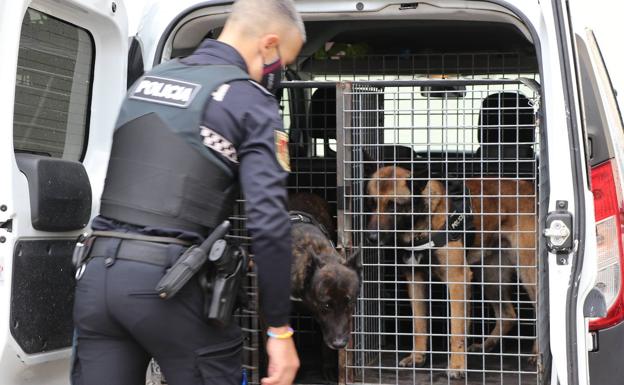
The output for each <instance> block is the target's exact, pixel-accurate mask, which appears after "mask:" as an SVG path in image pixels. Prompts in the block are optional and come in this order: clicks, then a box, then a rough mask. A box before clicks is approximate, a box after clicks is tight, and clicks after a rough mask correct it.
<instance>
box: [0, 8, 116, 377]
mask: <svg viewBox="0 0 624 385" xmlns="http://www.w3.org/2000/svg"><path fill="white" fill-rule="evenodd" d="M127 45H128V38H127V16H126V12H125V8H124V5H123V3H122V2H120V1H118V0H115V1H104V0H95V1H93V0H89V1H87V0H64V1H52V0H34V1H28V0H11V1H1V2H0V49H1V52H2V54H3V57H2V60H0V84H2V92H0V384H3V385H13V384H26V383H28V384H41V385H44V384H45V385H55V384H64V385H65V384H68V383H69V368H70V362H69V361H70V360H69V357H70V353H71V351H70V347H71V343H72V335H73V325H72V305H73V290H74V281H75V279H74V272H73V268H72V265H71V256H72V251H73V245H74V244H75V239H76V237H77V236H78V235H79V234H80V233H82V232H84V231H85V227H86V226H87V224H88V223H89V220H90V219H91V217H92V216H93V214H94V213H96V212H97V209H98V204H99V197H100V194H101V190H102V186H103V183H104V177H105V172H106V166H107V161H108V153H109V150H110V146H111V141H112V130H113V126H114V120H115V117H116V114H117V110H118V107H119V104H120V102H121V99H122V97H123V95H124V92H125V89H126V66H127V63H126V57H127V56H126V55H127Z"/></svg>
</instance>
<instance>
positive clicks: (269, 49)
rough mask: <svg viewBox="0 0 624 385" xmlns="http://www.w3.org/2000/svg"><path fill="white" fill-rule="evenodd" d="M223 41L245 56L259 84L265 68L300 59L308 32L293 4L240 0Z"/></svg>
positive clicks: (277, 0)
mask: <svg viewBox="0 0 624 385" xmlns="http://www.w3.org/2000/svg"><path fill="white" fill-rule="evenodd" d="M219 40H220V41H221V42H223V43H226V44H229V45H231V46H232V47H234V48H235V49H236V50H237V51H238V52H239V53H240V54H241V56H242V57H243V59H245V63H246V64H247V70H248V72H249V75H250V77H251V78H252V79H253V80H255V81H257V82H259V81H261V79H262V78H263V76H264V68H266V67H268V66H270V65H271V64H273V63H276V62H277V61H280V62H281V64H282V66H285V65H288V64H290V63H293V62H294V61H295V60H296V59H297V55H298V54H299V51H301V47H302V46H303V44H304V43H305V40H306V32H305V27H304V24H303V19H302V18H301V15H300V14H299V12H297V9H296V8H295V3H294V2H293V0H237V1H236V2H235V3H234V5H233V6H232V12H231V14H230V16H229V17H228V20H227V21H226V23H225V26H224V27H223V31H222V32H221V35H220V36H219Z"/></svg>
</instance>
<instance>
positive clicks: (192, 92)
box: [130, 76, 201, 108]
mask: <svg viewBox="0 0 624 385" xmlns="http://www.w3.org/2000/svg"><path fill="white" fill-rule="evenodd" d="M200 89H201V85H199V84H195V83H189V82H184V81H181V80H175V79H167V78H161V77H157V76H145V77H143V78H142V79H141V80H140V81H139V84H138V86H136V88H134V90H132V92H131V93H130V99H138V100H143V101H146V102H152V103H159V104H165V105H168V106H174V107H180V108H187V107H188V106H189V105H190V104H191V103H192V102H193V99H194V98H195V96H196V95H197V93H198V92H199V90H200Z"/></svg>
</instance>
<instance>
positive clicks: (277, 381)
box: [262, 328, 299, 385]
mask: <svg viewBox="0 0 624 385" xmlns="http://www.w3.org/2000/svg"><path fill="white" fill-rule="evenodd" d="M282 329H285V328H271V329H270V331H271V332H273V333H275V334H283V333H284V330H282ZM266 350H267V354H268V356H269V368H268V374H269V377H266V378H263V379H262V385H291V384H292V383H293V381H294V380H295V375H296V374H297V370H298V369H299V356H298V355H297V350H296V349H295V343H294V341H293V339H292V338H288V339H284V340H280V339H276V338H269V339H268V341H267V346H266Z"/></svg>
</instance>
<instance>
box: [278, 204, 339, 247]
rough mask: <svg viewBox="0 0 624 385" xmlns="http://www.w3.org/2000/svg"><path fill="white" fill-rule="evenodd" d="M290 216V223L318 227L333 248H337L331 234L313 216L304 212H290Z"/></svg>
mask: <svg viewBox="0 0 624 385" xmlns="http://www.w3.org/2000/svg"><path fill="white" fill-rule="evenodd" d="M288 215H289V216H290V223H292V224H295V223H305V224H308V225H312V226H316V227H318V229H319V230H321V232H322V233H323V235H324V236H325V237H327V240H329V243H331V245H332V247H335V245H334V242H333V241H332V237H331V234H329V231H328V230H327V229H326V228H325V226H323V225H322V224H321V223H320V222H319V221H317V220H316V219H315V218H314V217H313V216H311V215H310V214H308V213H305V212H303V211H289V212H288Z"/></svg>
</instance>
